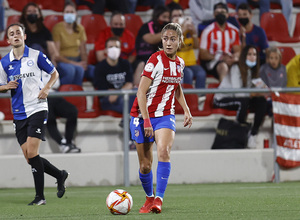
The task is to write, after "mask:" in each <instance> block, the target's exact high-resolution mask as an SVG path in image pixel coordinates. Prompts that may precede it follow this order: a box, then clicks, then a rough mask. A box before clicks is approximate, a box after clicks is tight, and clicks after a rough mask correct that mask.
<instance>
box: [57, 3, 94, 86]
mask: <svg viewBox="0 0 300 220" xmlns="http://www.w3.org/2000/svg"><path fill="white" fill-rule="evenodd" d="M63 14H64V21H62V22H59V23H57V24H56V25H55V26H54V27H53V30H52V35H53V39H54V42H55V45H56V48H57V50H58V51H59V56H58V57H57V70H58V71H59V75H60V83H61V84H62V85H63V84H76V85H82V81H83V77H84V71H85V70H87V69H88V64H87V53H86V40H87V38H86V33H85V30H84V27H83V26H82V25H80V24H78V23H77V22H76V16H77V13H76V6H75V4H74V3H73V2H68V3H66V4H65V6H64V10H63Z"/></svg>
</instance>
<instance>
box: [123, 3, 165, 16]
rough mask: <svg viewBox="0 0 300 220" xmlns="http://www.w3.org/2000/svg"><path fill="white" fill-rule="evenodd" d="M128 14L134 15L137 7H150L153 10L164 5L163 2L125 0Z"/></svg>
mask: <svg viewBox="0 0 300 220" xmlns="http://www.w3.org/2000/svg"><path fill="white" fill-rule="evenodd" d="M127 2H128V3H127V4H128V9H129V13H131V14H134V13H135V9H136V6H137V5H142V6H151V7H152V8H155V7H157V6H159V5H165V0H127Z"/></svg>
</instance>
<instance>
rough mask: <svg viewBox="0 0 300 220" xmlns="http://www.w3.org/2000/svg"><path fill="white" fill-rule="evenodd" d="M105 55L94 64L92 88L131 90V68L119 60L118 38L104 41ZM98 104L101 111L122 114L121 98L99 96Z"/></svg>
mask: <svg viewBox="0 0 300 220" xmlns="http://www.w3.org/2000/svg"><path fill="white" fill-rule="evenodd" d="M105 53H106V54H107V57H106V59H105V60H103V61H101V62H99V63H97V64H96V68H95V78H94V87H95V88H96V89H98V90H121V89H122V90H123V89H132V88H133V83H132V80H133V78H132V70H131V66H130V64H129V62H128V61H127V60H125V59H122V58H120V53H121V41H120V39H119V38H118V37H111V38H109V39H108V40H106V42H105ZM132 102H133V101H132ZM100 103H101V108H102V109H103V110H113V111H116V112H119V113H123V103H124V99H123V96H118V95H109V96H101V97H100ZM130 108H131V105H130Z"/></svg>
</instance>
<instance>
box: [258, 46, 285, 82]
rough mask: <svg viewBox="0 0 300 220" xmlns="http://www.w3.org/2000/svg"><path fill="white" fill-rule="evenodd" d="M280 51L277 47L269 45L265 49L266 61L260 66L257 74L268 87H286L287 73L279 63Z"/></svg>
mask: <svg viewBox="0 0 300 220" xmlns="http://www.w3.org/2000/svg"><path fill="white" fill-rule="evenodd" d="M281 56H282V55H281V52H280V50H279V49H278V48H277V47H270V48H269V49H268V51H267V62H266V63H265V64H264V65H262V66H261V68H260V70H259V74H260V77H261V79H262V80H263V81H264V83H265V84H266V85H267V86H268V87H282V88H284V87H286V85H287V73H286V68H285V66H284V65H283V64H282V63H281Z"/></svg>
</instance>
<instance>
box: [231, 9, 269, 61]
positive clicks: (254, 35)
mask: <svg viewBox="0 0 300 220" xmlns="http://www.w3.org/2000/svg"><path fill="white" fill-rule="evenodd" d="M237 15H238V20H239V23H240V38H241V42H242V45H243V46H245V45H253V46H255V47H256V49H257V50H258V52H259V58H260V64H261V65H262V64H264V63H265V62H266V50H267V48H268V47H269V44H268V39H267V36H266V33H265V31H264V29H262V28H261V27H259V26H257V25H255V24H253V23H252V10H251V8H250V6H249V5H248V4H246V3H242V4H240V5H239V6H238V8H237Z"/></svg>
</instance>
